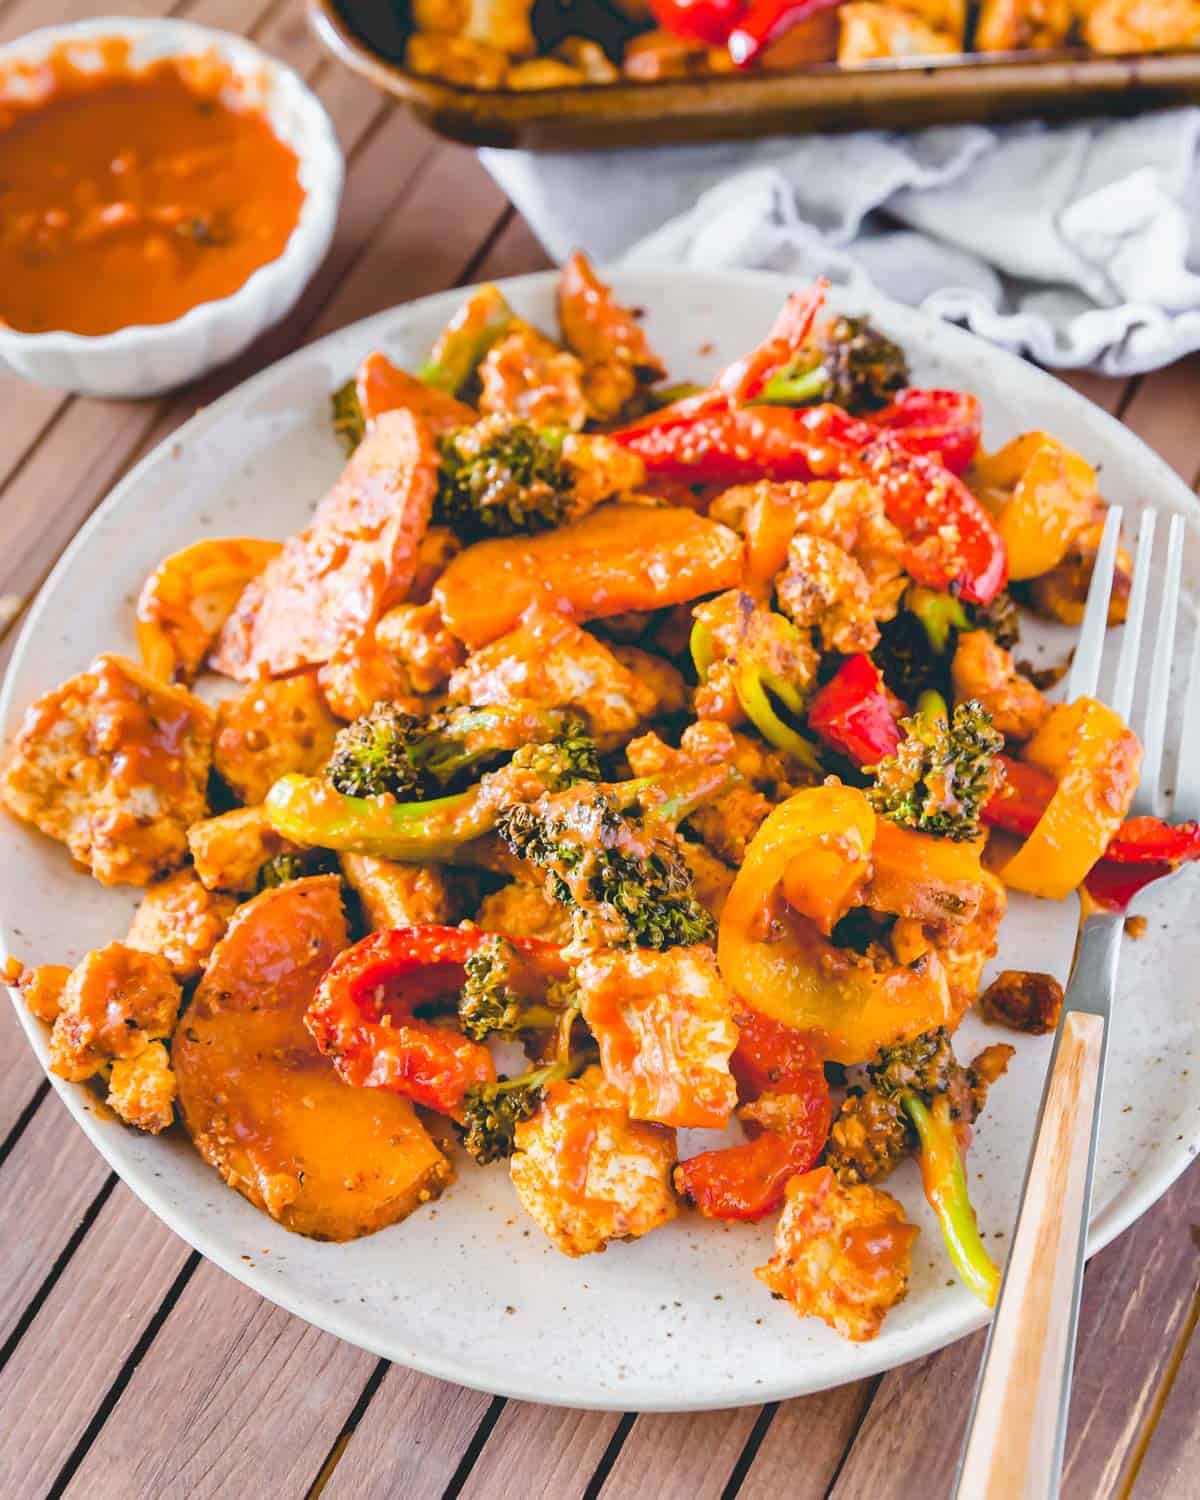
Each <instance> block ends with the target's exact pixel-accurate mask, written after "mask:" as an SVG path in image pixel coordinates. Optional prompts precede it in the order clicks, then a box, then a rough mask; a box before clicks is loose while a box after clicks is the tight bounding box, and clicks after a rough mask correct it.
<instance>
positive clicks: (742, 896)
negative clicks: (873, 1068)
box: [717, 785, 953, 1064]
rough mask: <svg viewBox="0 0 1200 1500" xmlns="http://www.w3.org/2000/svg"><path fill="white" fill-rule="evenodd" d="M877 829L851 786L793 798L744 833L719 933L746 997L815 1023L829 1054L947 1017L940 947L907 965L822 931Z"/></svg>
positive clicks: (897, 1037) (850, 1057) (843, 906)
mask: <svg viewBox="0 0 1200 1500" xmlns="http://www.w3.org/2000/svg"><path fill="white" fill-rule="evenodd" d="M875 830H876V821H875V814H874V812H873V811H872V809H871V806H870V803H868V801H867V799H866V797H865V795H864V794H863V793H862V792H861V791H858V790H857V789H855V788H853V787H845V786H837V785H830V786H820V787H810V788H808V789H806V790H804V791H801V792H797V793H796V794H795V795H794V796H792V797H789V798H788V800H787V801H786V802H784V803H782V804H781V805H780V806H779V807H777V808H776V809H775V811H774V812H773V813H771V815H770V816H769V817H768V818H767V819H766V821H765V822H764V823H763V825H762V827H761V828H760V829H759V830H758V833H757V834H756V835H755V836H754V838H753V839H752V840H751V842H750V846H749V848H748V849H747V851H746V857H745V859H744V860H743V862H742V867H741V869H740V870H739V871H738V874H737V878H736V879H735V880H734V883H733V887H732V889H731V890H730V892H729V896H728V898H727V900H726V902H725V908H724V911H723V912H722V915H721V926H720V931H719V935H718V939H717V959H718V962H719V964H720V967H721V973H722V974H723V976H724V978H725V981H726V983H727V984H728V985H729V986H730V987H731V988H732V989H733V991H734V992H735V993H736V994H737V995H738V996H739V998H740V999H741V1001H742V1003H743V1004H745V1005H746V1006H748V1007H749V1008H750V1009H751V1010H754V1011H758V1012H759V1013H761V1014H763V1015H767V1016H770V1017H772V1018H773V1019H774V1020H777V1021H780V1022H782V1023H783V1024H784V1025H786V1026H792V1027H795V1028H797V1029H799V1030H801V1031H809V1032H812V1033H814V1036H815V1039H816V1045H817V1046H818V1047H819V1048H820V1050H821V1052H822V1054H823V1055H824V1056H825V1057H827V1058H829V1059H830V1060H831V1061H834V1062H841V1063H846V1064H851V1063H860V1062H866V1061H868V1060H869V1059H870V1058H872V1057H874V1055H875V1053H876V1052H878V1050H879V1048H880V1047H885V1046H889V1045H891V1044H893V1043H895V1042H898V1041H901V1040H904V1039H906V1038H909V1037H913V1036H916V1035H918V1034H919V1033H920V1032H922V1031H928V1030H929V1029H930V1028H931V1027H933V1026H943V1025H947V1024H953V1006H952V1003H951V999H950V992H949V988H948V986H947V982H946V975H945V971H944V969H943V968H942V965H941V962H940V960H939V959H938V958H937V956H936V954H934V953H931V952H930V953H924V954H922V955H921V956H920V957H919V958H918V959H917V961H916V962H915V963H914V964H913V965H912V966H911V967H906V966H905V965H903V964H899V963H895V962H893V961H890V960H881V959H880V958H879V957H878V956H873V957H871V958H866V957H864V956H863V955H861V954H859V953H856V952H854V951H853V950H850V949H844V948H838V947H835V946H834V944H833V943H831V942H830V941H829V939H828V937H827V936H825V934H824V933H823V932H822V930H821V928H822V927H825V928H826V929H828V927H830V926H832V924H833V920H835V919H836V916H837V915H840V914H842V913H844V911H845V910H848V908H849V905H850V904H851V903H852V902H853V901H854V900H855V899H856V897H857V893H858V892H859V891H861V888H862V884H863V882H864V880H865V878H866V876H867V874H868V873H869V868H870V866H869V859H868V858H867V857H866V856H867V855H868V854H869V851H870V848H871V846H872V844H873V843H874V840H875ZM806 864H809V865H810V868H809V869H808V870H806V869H805V866H806ZM823 892H824V894H823Z"/></svg>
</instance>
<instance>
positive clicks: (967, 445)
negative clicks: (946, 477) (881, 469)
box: [871, 387, 983, 474]
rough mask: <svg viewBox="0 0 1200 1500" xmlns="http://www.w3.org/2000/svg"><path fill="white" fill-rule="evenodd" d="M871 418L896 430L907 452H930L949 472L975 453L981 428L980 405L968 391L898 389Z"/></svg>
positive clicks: (964, 464)
mask: <svg viewBox="0 0 1200 1500" xmlns="http://www.w3.org/2000/svg"><path fill="white" fill-rule="evenodd" d="M871 421H872V422H875V423H877V424H878V425H879V426H880V427H884V428H886V429H887V430H888V431H889V432H892V433H895V434H896V436H897V437H898V438H899V439H900V441H901V442H902V443H903V444H904V446H905V448H907V449H908V451H909V452H910V453H931V454H933V455H935V456H936V457H937V458H940V459H941V461H942V462H943V463H944V464H945V465H946V467H947V468H948V469H949V470H950V472H951V473H952V474H961V473H962V472H963V471H964V470H965V469H966V467H967V465H968V464H969V463H970V462H971V460H972V459H973V458H974V457H975V453H976V450H977V449H978V447H979V438H980V434H981V433H982V431H983V407H982V406H981V405H980V403H979V400H978V398H977V397H975V396H972V395H970V394H969V393H968V392H967V391H942V390H924V389H920V388H917V387H912V388H910V389H908V390H905V391H901V392H900V393H899V395H898V396H897V397H896V399H895V400H894V401H893V402H892V404H891V405H890V406H885V407H884V409H883V410H882V411H879V412H874V413H872V415H871Z"/></svg>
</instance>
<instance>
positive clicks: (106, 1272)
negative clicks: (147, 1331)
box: [0, 1131, 190, 1497]
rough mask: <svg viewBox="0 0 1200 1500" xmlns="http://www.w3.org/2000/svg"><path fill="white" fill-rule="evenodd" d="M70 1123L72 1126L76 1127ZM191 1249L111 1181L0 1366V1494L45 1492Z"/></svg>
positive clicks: (166, 1292)
mask: <svg viewBox="0 0 1200 1500" xmlns="http://www.w3.org/2000/svg"><path fill="white" fill-rule="evenodd" d="M75 1134H76V1132H74V1131H73V1132H72V1135H75ZM189 1253H190V1252H189V1251H188V1248H187V1246H186V1245H185V1244H184V1243H183V1241H182V1240H180V1239H178V1238H177V1237H176V1236H175V1235H174V1234H172V1233H171V1231H170V1230H169V1229H168V1228H167V1227H166V1225H165V1224H163V1223H161V1222H160V1221H159V1220H158V1219H156V1218H155V1217H154V1215H153V1214H152V1213H151V1212H150V1210H149V1209H148V1208H146V1207H145V1206H144V1205H143V1204H141V1203H139V1202H138V1200H137V1199H136V1198H135V1197H134V1196H133V1194H132V1193H131V1192H130V1191H129V1189H128V1188H126V1187H124V1186H119V1187H118V1188H117V1189H116V1191H115V1192H114V1193H113V1195H112V1196H111V1197H110V1198H109V1199H108V1201H107V1202H106V1203H105V1204H104V1207H103V1208H102V1209H101V1210H100V1213H99V1214H98V1215H97V1217H96V1221H95V1223H94V1224H93V1225H92V1227H91V1229H90V1230H89V1232H88V1236H87V1241H86V1248H84V1249H82V1250H81V1251H80V1252H79V1253H78V1254H77V1255H76V1256H75V1257H74V1259H73V1260H72V1263H71V1266H70V1268H69V1270H68V1272H67V1273H66V1274H64V1275H63V1276H62V1277H61V1279H60V1280H59V1281H58V1283H57V1284H56V1285H55V1287H54V1288H53V1290H52V1291H51V1292H50V1294H49V1296H48V1297H47V1298H46V1300H45V1302H44V1303H43V1305H42V1306H41V1308H40V1309H39V1311H38V1314H37V1317H36V1318H35V1319H34V1321H33V1322H32V1324H31V1325H30V1327H29V1328H28V1330H27V1331H26V1333H25V1336H24V1338H23V1339H22V1340H21V1342H20V1344H18V1345H17V1348H16V1350H15V1351H14V1353H13V1356H12V1358H11V1359H10V1360H9V1361H8V1363H7V1364H6V1365H5V1366H4V1369H3V1371H2V1372H0V1411H4V1412H8V1413H11V1414H13V1415H14V1416H15V1414H16V1413H18V1412H22V1413H26V1414H33V1413H36V1414H37V1416H36V1420H34V1419H31V1416H27V1417H26V1420H24V1421H20V1422H18V1421H12V1422H10V1423H8V1424H7V1433H8V1436H7V1438H6V1440H5V1441H4V1442H3V1443H2V1444H0V1495H8V1496H13V1497H16V1496H22V1495H28V1496H34V1495H44V1494H46V1493H47V1492H48V1491H49V1489H50V1486H51V1484H52V1482H53V1481H54V1479H55V1478H56V1476H57V1475H58V1474H59V1472H60V1470H61V1469H62V1467H63V1465H64V1464H65V1463H66V1462H67V1460H68V1458H69V1457H70V1455H71V1453H72V1451H73V1450H74V1448H75V1446H76V1444H77V1443H78V1442H79V1440H80V1438H81V1437H82V1436H83V1434H84V1432H85V1430H86V1428H87V1425H88V1422H89V1421H90V1420H91V1418H92V1415H93V1412H94V1411H95V1409H96V1406H97V1403H98V1402H99V1400H100V1399H101V1397H102V1396H103V1395H104V1393H105V1391H107V1390H108V1389H109V1387H110V1386H111V1384H112V1382H113V1381H114V1380H115V1379H116V1378H117V1376H118V1374H119V1373H120V1371H121V1368H122V1366H123V1365H124V1364H125V1362H126V1360H127V1359H128V1358H129V1356H130V1354H131V1352H132V1351H133V1349H134V1348H135V1346H136V1345H137V1342H138V1340H139V1337H140V1336H141V1334H142V1331H143V1329H144V1328H145V1326H146V1324H147V1322H148V1321H149V1320H150V1319H151V1318H152V1316H153V1315H154V1312H155V1309H156V1308H157V1307H158V1306H159V1305H160V1304H161V1302H162V1300H163V1298H164V1297H166V1295H167V1294H168V1292H169V1291H170V1289H171V1287H172V1284H173V1283H174V1282H175V1280H176V1278H177V1277H178V1276H179V1274H180V1272H181V1271H182V1270H183V1268H184V1266H185V1264H186V1262H187V1260H188V1257H189Z"/></svg>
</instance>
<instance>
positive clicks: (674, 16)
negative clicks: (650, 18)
mask: <svg viewBox="0 0 1200 1500" xmlns="http://www.w3.org/2000/svg"><path fill="white" fill-rule="evenodd" d="M745 8H746V7H745V0H650V9H651V11H652V12H653V13H654V19H655V20H656V21H657V22H658V24H659V25H660V26H661V27H662V28H663V30H664V31H669V32H671V33H672V34H673V35H675V36H681V37H683V39H684V41H687V42H703V43H704V45H705V46H706V47H723V46H724V45H725V42H726V40H727V39H728V37H729V34H730V32H731V31H732V30H733V28H734V26H735V25H736V24H737V20H738V17H739V16H740V15H741V13H742V11H743V10H745Z"/></svg>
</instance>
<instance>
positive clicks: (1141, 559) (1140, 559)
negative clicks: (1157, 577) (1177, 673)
mask: <svg viewBox="0 0 1200 1500" xmlns="http://www.w3.org/2000/svg"><path fill="white" fill-rule="evenodd" d="M1157 521H1158V512H1157V511H1156V510H1151V509H1150V508H1149V507H1147V508H1146V509H1145V510H1144V511H1143V512H1142V519H1141V521H1140V522H1139V524H1138V539H1137V556H1136V559H1135V561H1134V564H1133V583H1132V585H1131V586H1130V590H1129V608H1128V610H1127V612H1126V615H1125V629H1124V631H1123V632H1122V635H1121V655H1120V658H1119V660H1118V662H1117V680H1116V682H1115V683H1114V684H1113V695H1112V706H1113V708H1114V709H1115V710H1116V712H1117V713H1119V714H1120V715H1121V717H1122V718H1123V719H1124V720H1125V722H1126V723H1127V724H1128V723H1129V716H1130V714H1131V713H1132V712H1133V692H1134V688H1135V686H1136V684H1137V666H1138V655H1139V653H1140V652H1141V649H1142V629H1143V627H1144V625H1145V623H1146V601H1147V599H1148V598H1149V597H1150V563H1151V561H1152V560H1153V557H1154V528H1155V524H1156V522H1157Z"/></svg>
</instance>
